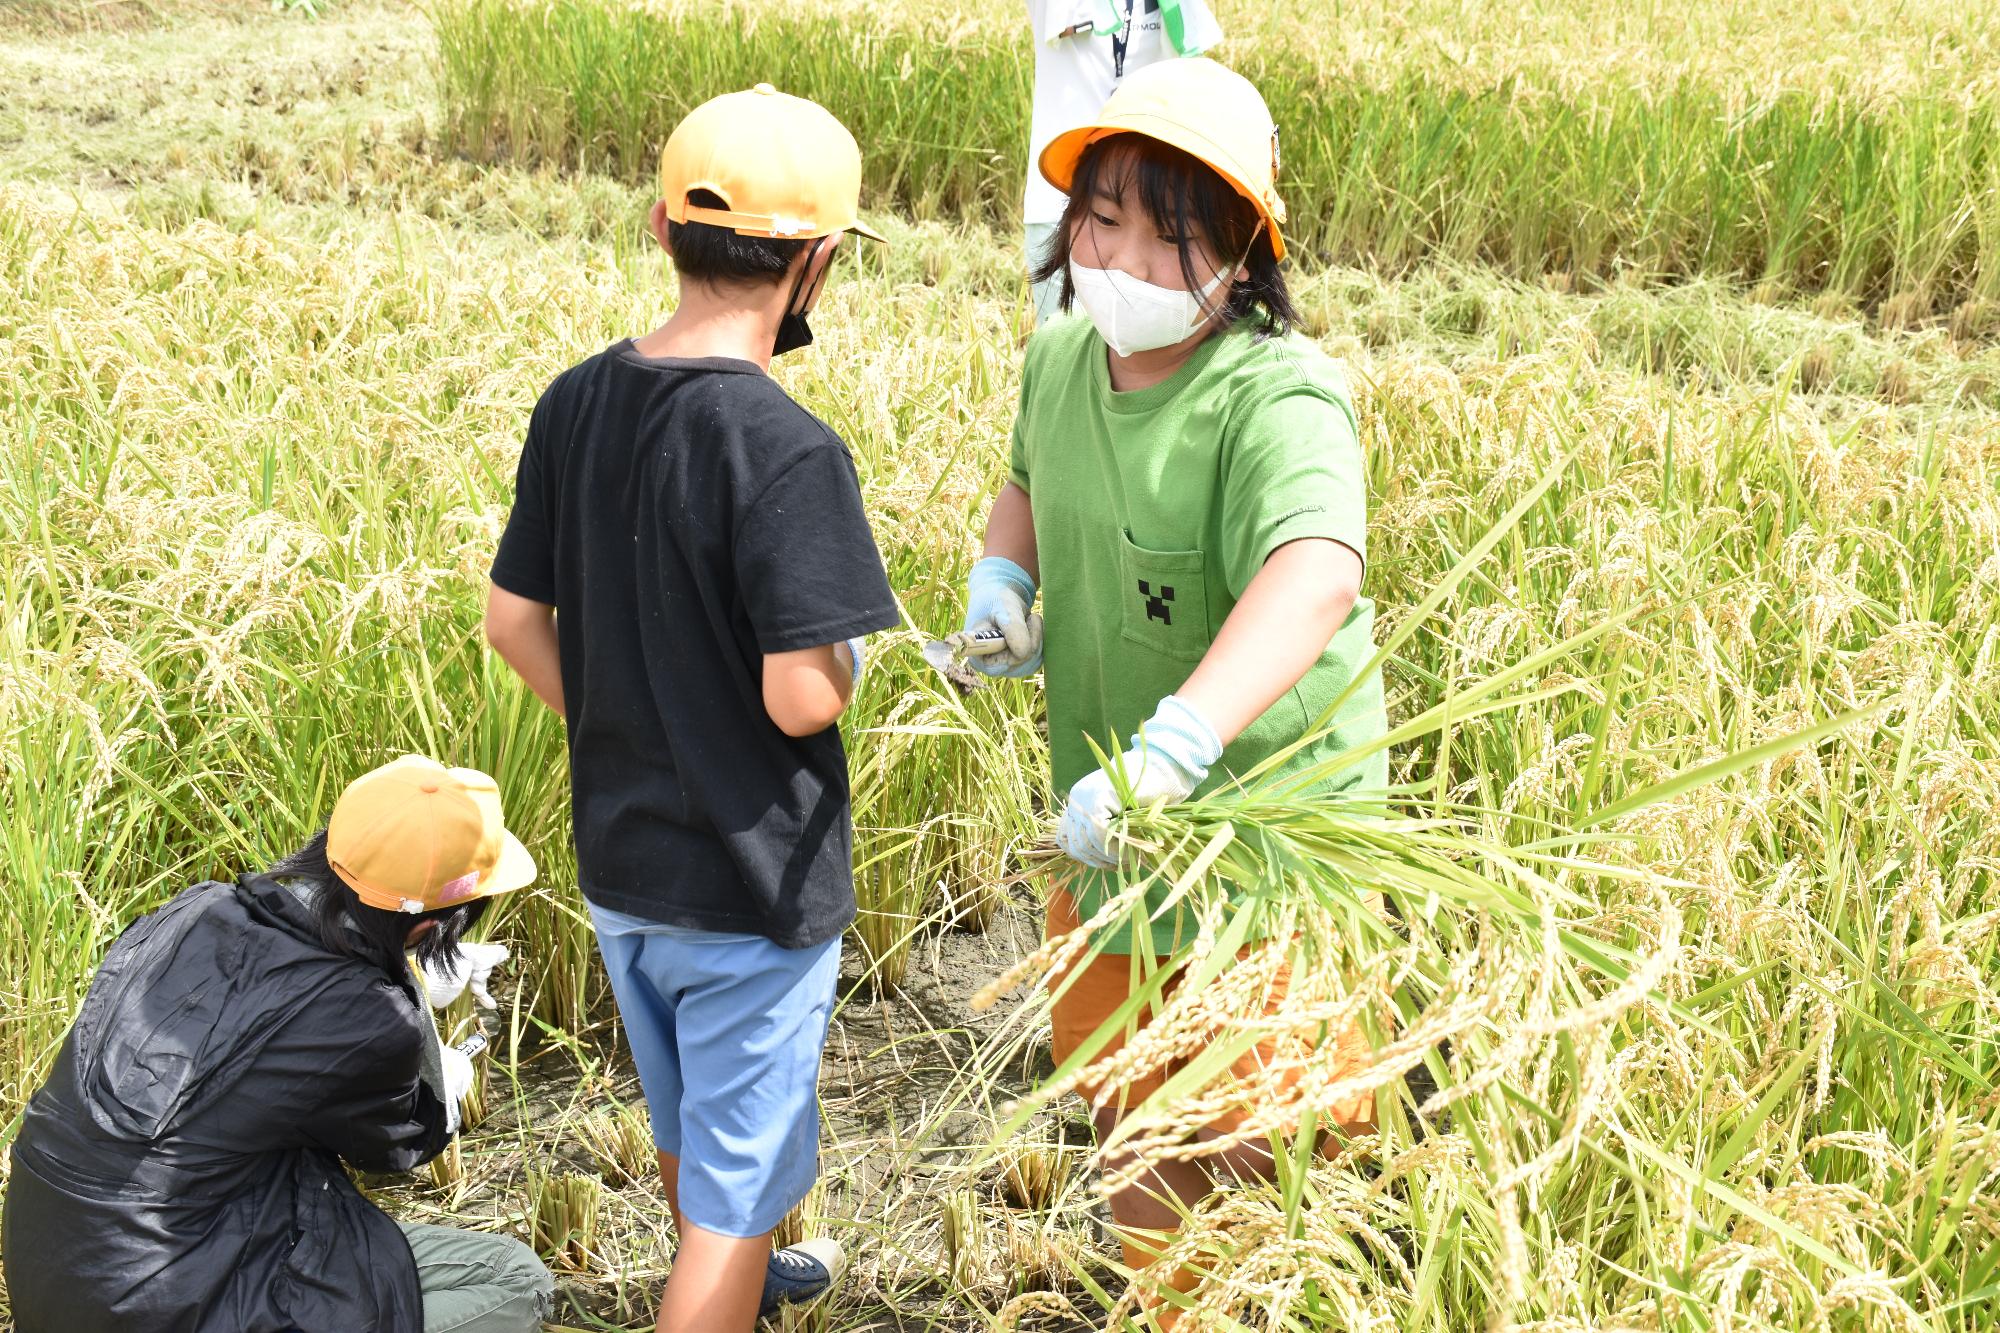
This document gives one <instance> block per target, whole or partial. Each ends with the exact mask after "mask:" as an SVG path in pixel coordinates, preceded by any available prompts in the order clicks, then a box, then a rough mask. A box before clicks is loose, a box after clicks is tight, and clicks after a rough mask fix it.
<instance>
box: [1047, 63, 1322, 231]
mask: <svg viewBox="0 0 2000 1333" xmlns="http://www.w3.org/2000/svg"><path fill="white" fill-rule="evenodd" d="M1114 134H1142V135H1145V136H1146V137H1147V138H1149V139H1157V140H1159V141H1160V142H1161V143H1163V144H1167V145H1169V146H1170V147H1174V148H1178V149H1180V150H1181V151H1182V152H1184V153H1187V154H1189V155H1190V156H1192V157H1195V158H1197V159H1199V160H1200V161H1202V162H1204V163H1206V164H1208V165H1209V166H1210V167H1212V168H1214V170H1215V172H1216V174H1217V175H1219V176H1221V177H1222V178H1223V179H1224V180H1226V181H1228V182H1229V183H1230V185H1231V186H1233V187H1234V188H1235V190H1236V192H1237V193H1238V194H1240V195H1242V196H1243V197H1244V198H1245V199H1248V200H1249V201H1250V202H1251V204H1253V205H1254V206H1255V207H1256V209H1257V211H1258V213H1260V214H1261V215H1262V216H1263V218H1264V225H1265V226H1266V227H1268V228H1269V229H1270V232H1271V249H1272V251H1273V252H1274V253H1275V255H1276V256H1277V258H1279V259H1283V258H1284V257H1285V236H1284V231H1283V228H1282V224H1283V223H1284V221H1285V201H1284V200H1283V199H1282V198H1280V197H1279V195H1278V126H1277V124H1276V122H1274V121H1273V120H1272V119H1271V109H1270V108H1269V107H1267V106H1265V105H1264V98H1263V96H1262V95H1261V94H1260V93H1258V91H1257V89H1256V86H1255V85H1253V84H1252V83H1251V82H1250V80H1248V79H1246V78H1244V77H1243V76H1242V75H1241V74H1238V73H1236V71H1234V70H1232V69H1229V68H1228V67H1226V66H1224V65H1219V64H1217V63H1216V62H1215V61H1213V60H1209V59H1206V58H1204V57H1199V56H1196V57H1190V58H1188V59H1185V60H1162V61H1159V62H1157V63H1155V64H1151V65H1145V66H1142V67H1140V68H1139V69H1136V70H1134V71H1133V72H1132V73H1130V74H1128V75H1126V76H1125V81H1124V82H1123V83H1121V84H1119V85H1118V91H1116V92H1114V93H1112V94H1111V100H1110V101H1108V102H1106V103H1105V104H1104V109H1103V110H1102V111H1100V112H1098V113H1097V116H1096V117H1095V118H1094V119H1093V120H1092V121H1091V122H1090V123H1089V124H1087V125H1079V126H1078V127H1077V128H1075V129H1073V130H1070V131H1068V132H1067V133H1064V134H1059V135H1057V136H1056V137H1055V138H1054V139H1052V140H1051V141H1050V142H1049V146H1048V147H1047V148H1044V149H1043V150H1042V156H1041V163H1040V166H1041V172H1042V175H1043V177H1044V178H1045V179H1047V181H1048V182H1049V184H1051V185H1053V186H1055V187H1056V188H1057V189H1058V190H1061V191H1063V193H1065V194H1067V193H1068V192H1069V187H1070V182H1072V181H1074V180H1075V179H1076V164H1077V161H1078V159H1080V158H1081V157H1082V156H1083V150H1084V149H1086V148H1088V147H1090V145H1092V144H1094V143H1096V142H1097V141H1098V140H1099V139H1108V138H1110V137H1111V136H1112V135H1114Z"/></svg>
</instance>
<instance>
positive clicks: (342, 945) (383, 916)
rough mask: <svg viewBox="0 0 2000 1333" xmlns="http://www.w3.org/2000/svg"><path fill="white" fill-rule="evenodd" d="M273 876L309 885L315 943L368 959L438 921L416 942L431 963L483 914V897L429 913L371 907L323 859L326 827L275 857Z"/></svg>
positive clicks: (386, 957)
mask: <svg viewBox="0 0 2000 1333" xmlns="http://www.w3.org/2000/svg"><path fill="white" fill-rule="evenodd" d="M267 873H269V874H270V876H271V877H272V878H273V879H302V880H307V881H309V882H311V884H312V886H313V920H314V923H315V924H316V925H317V926H318V927H319V938H320V943H322V944H324V945H325V946H326V947H327V948H328V949H330V950H331V951H333V952H334V953H337V954H345V955H346V956H348V957H350V958H368V959H371V960H373V961H375V962H380V963H388V964H392V965H393V964H394V963H395V961H396V960H397V959H399V958H401V957H402V956H403V953H404V951H405V950H406V949H409V948H410V946H409V943H408V941H409V938H410V932H411V931H412V930H415V929H416V928H417V923H418V922H421V921H435V922H437V925H436V926H435V927H433V928H432V929H430V930H428V931H426V932H424V937H423V938H422V939H420V940H418V941H417V943H416V946H415V953H416V955H417V961H418V962H419V963H421V964H423V965H424V967H425V968H427V969H428V968H430V967H432V966H433V965H435V964H436V963H438V962H439V961H441V960H442V959H443V958H445V957H446V956H447V955H449V954H451V953H454V952H456V951H457V949H458V945H459V941H460V940H463V939H464V938H465V935H466V932H467V931H469V930H471V929H472V928H473V927H474V926H475V925H477V924H478V923H479V919H480V918H481V917H483V916H485V915H486V903H487V900H486V899H484V898H474V899H473V900H472V901H471V902H469V903H455V904H453V905H452V906H450V907H439V908H435V909H433V910H431V911H428V912H389V911H384V910H383V909H382V908H380V907H370V906H369V905H368V904H367V903H364V902H362V901H361V899H359V898H357V897H356V896H355V894H354V890H352V889H350V888H348V887H347V884H346V882H345V881H344V880H342V879H341V878H340V876H338V875H336V874H335V873H334V871H333V863H332V862H330V861H328V860H327V859H326V830H325V829H321V830H320V831H319V832H317V833H315V834H313V835H312V837H310V838H308V839H307V840H306V845H305V846H303V847H301V848H299V849H298V850H297V851H295V852H293V853H292V854H291V855H290V856H287V857H285V858H283V859H282V860H280V861H279V862H278V863H277V864H276V865H274V866H272V867H271V869H270V870H269V872H267Z"/></svg>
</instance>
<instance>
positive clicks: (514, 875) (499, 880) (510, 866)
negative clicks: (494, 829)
mask: <svg viewBox="0 0 2000 1333" xmlns="http://www.w3.org/2000/svg"><path fill="white" fill-rule="evenodd" d="M535 873H536V872H535V858H534V857H532V856H530V855H529V854H528V849H527V848H526V847H523V846H522V845H521V840H520V839H519V838H517V837H515V836H514V835H513V834H511V833H505V832H503V833H502V834H501V835H500V859H499V860H497V861H495V862H494V863H493V868H492V869H491V870H489V871H487V872H486V875H485V877H484V878H483V879H481V880H480V882H479V896H480V897H482V898H492V897H494V896H496V895H498V894H502V893H512V892H514V891H515V890H516V889H525V888H527V887H528V886H529V885H530V884H533V883H534V882H535Z"/></svg>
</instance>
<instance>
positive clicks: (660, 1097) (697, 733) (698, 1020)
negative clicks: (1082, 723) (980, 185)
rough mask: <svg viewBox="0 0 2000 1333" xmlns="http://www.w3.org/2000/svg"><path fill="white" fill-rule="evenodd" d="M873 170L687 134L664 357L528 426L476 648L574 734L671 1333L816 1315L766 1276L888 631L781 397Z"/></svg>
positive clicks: (837, 455) (845, 483)
mask: <svg viewBox="0 0 2000 1333" xmlns="http://www.w3.org/2000/svg"><path fill="white" fill-rule="evenodd" d="M860 179H861V155H860V151H859V150H858V148H857V147H856V146H855V142H854V139H853V136H852V135H850V134H849V133H848V132H847V131H846V130H845V129H844V128H842V126H841V125H840V123H839V122H838V121H836V120H835V119H834V118H833V117H832V116H831V115H829V114H828V113H827V112H826V111H824V110H822V109H821V108H820V107H818V106H815V105H814V104H812V103H811V102H807V101H803V100H801V99H799V98H795V97H787V96H785V95H783V94H781V93H778V92H776V91H774V90H773V89H772V88H770V87H769V86H768V85H763V84H760V85H758V87H757V88H755V89H754V90H752V91H749V92H743V93H732V94H730V95H728V96H725V97H718V98H716V99H715V100H713V101H711V102H708V103H706V104H704V105H703V106H701V107H698V108H696V109H695V110H694V111H693V112H692V113H690V114H689V116H688V117H687V119H686V120H684V121H682V122H681V124H680V126H679V128H677V129H676V130H675V131H674V133H673V136H672V137H671V138H670V139H669V140H668V142H667V146H666V149H665V150H664V151H663V152H662V153H661V156H660V184H661V194H662V198H661V200H660V202H659V203H657V204H655V205H654V206H653V212H652V219H651V221H652V229H653V234H654V236H655V237H657V238H658V239H659V242H660V244H661V245H662V247H664V248H665V250H666V251H667V253H668V255H670V256H671V257H672V259H673V263H674V267H675V269H676V270H677V271H678V273H679V274H680V279H681V295H680V304H679V305H678V306H677V307H676V309H675V311H674V314H673V316H672V318H670V319H668V320H667V322H666V323H665V324H663V325H661V326H660V327H659V328H657V329H655V330H654V331H653V332H651V333H649V334H647V335H645V336H644V337H642V338H638V339H628V340H626V341H623V342H620V343H617V344H615V345H614V346H612V347H610V348H607V349H606V350H605V351H603V352H600V353H599V354H598V355H596V356H594V357H592V358H590V359H589V360H587V361H585V362H583V363H582V364H581V365H578V366H575V367H572V368H571V369H570V370H567V371H565V372H564V373H563V374H562V375H560V376H558V377H557V378H556V381H555V382H554V383H553V384H552V385H550V386H549V388H548V391H547V392H546V393H544V394H543V395H542V398H541V401H540V402H539V403H537V404H536V405H535V411H534V415H533V417H532V419H531V420H530V421H529V424H528V439H527V444H526V446H525V447H524V448H523V450H522V453H521V464H520V471H519V474H518V476H517V479H516V484H515V495H514V509H513V512H512V514H511V515H510V516H509V518H508V521H507V528H506V531H505V533H504V534H503V535H502V537H501V539H500V549H499V553H498V555H497V556H496V558H495V559H494V562H493V588H492V594H491V598H490V600H489V602H488V604H487V611H486V633H487V637H488V638H489V639H490V640H491V641H492V644H493V647H494V648H495V649H496V650H497V651H498V652H499V654H500V655H501V656H502V657H503V658H505V659H506V661H507V663H508V664H509V665H510V666H512V667H513V668H514V669H515V670H516V671H517V672H519V673H520V674H521V676H522V678H523V679H524V680H526V681H527V682H528V684H529V685H530V686H531V687H532V688H533V689H534V691H535V692H536V693H537V694H538V695H540V696H541V697H542V699H543V700H544V701H545V702H546V703H547V704H548V705H549V706H550V707H551V708H553V709H555V710H556V711H557V712H558V713H561V714H563V715H564V717H565V719H566V721H567V723H568V730H569V749H570V786H571V797H572V805H573V812H572V813H573V816H574V819H575V825H576V854H577V870H578V877H579V880H580V882H581V885H582V888H583V894H584V897H585V899H587V900H588V902H589V905H590V911H591V917H592V919H593V921H594V922H595V924H596V927H597V935H598V945H599V948H600V949H601V951H602V952H603V955H604V962H605V966H606V968H607V970H608V971H609V972H610V975H611V985H612V989H613V992H614V994H615V995H616V996H617V1000H618V1009H619V1014H620V1017H621V1018H622V1019H623V1021H624V1025H625V1031H626V1036H627V1039H628V1040H629V1041H630V1043H631V1046H632V1055H633V1061H634V1063H635V1064H636V1065H637V1066H638V1069H639V1078H640V1082H641V1084H642V1086H643V1087H644V1088H645V1091H646V1102H647V1105H648V1107H649V1109H650V1110H651V1112H652V1120H653V1137H654V1141H655V1143H656V1144H657V1145H658V1147H659V1151H660V1171H661V1175H662V1177H663V1178H664V1180H665V1182H666V1192H667V1199H668V1202H669V1204H670V1205H671V1206H672V1208H673V1213H674V1224H675V1230H676V1233H677V1235H678V1237H679V1242H680V1248H679V1250H678V1252H677V1255H676V1257H675V1261H674V1267H673V1272H672V1275H671V1276H670V1277H669V1279H668V1281H667V1286H666V1292H665V1295H664V1297H663V1298H662V1302H661V1308H660V1323H659V1327H660V1328H661V1329H662V1330H665V1331H667V1333H740V1331H741V1330H747V1329H749V1328H750V1327H751V1325H752V1323H753V1322H754V1320H755V1317H756V1316H757V1315H758V1314H759V1313H760V1312H763V1313H768V1312H769V1311H770V1310H771V1309H773V1308H775V1307H776V1306H777V1305H778V1304H779V1303H781V1302H785V1301H799V1300H804V1299H810V1298H811V1297H814V1296H817V1295H819V1294H820V1293H822V1292H824V1291H825V1290H826V1289H827V1287H828V1286H829V1285H831V1283H832V1281H833V1278H834V1276H835V1273H836V1271H837V1269H838V1267H839V1258H840V1254H839V1246H838V1245H836V1244H834V1243H833V1242H831V1241H825V1240H817V1241H808V1242H806V1243H804V1244H802V1245H798V1246H794V1247H792V1248H790V1249H788V1250H783V1251H780V1252H778V1253H776V1254H773V1253H771V1250H770V1241H769V1236H770V1232H771V1230H772V1229H773V1228H774V1227H775V1226H776V1225H777V1223H778V1222H779V1221H780V1220H781V1219H782V1218H783V1217H784V1215H785V1214H786V1213H787V1212H788V1211H790V1210H791V1208H792V1207H793V1206H794V1205H796V1204H797V1203H798V1202H799V1200H800V1199H801V1198H803V1197H804V1195H805V1193H806V1191H807V1190H808V1189H809V1188H810V1187H811V1185H812V1182H813V1180H814V1178H815V1176H816V1175H817V1173H818V1146H819V1137H818V1136H819V1112H818V1102H817V1089H818V1077H819V1060H820V1050H821V1047H822V1046H823V1044H824V1042H825V1039H826V1028H827V1022H828V1019H829V1016H830V1014H831V1012H832V1006H833V992H834V983H835V980H836V977H837V974H838V971H839V963H840V936H841V932H842V931H843V930H844V929H845V928H846V926H847V924H848V923H849V922H850V921H851V920H853V918H854V885H853V875H852V866H851V859H850V853H851V846H850V835H849V829H848V791H847V760H846V756H845V754H844V753H843V751H842V749H841V744H840V735H839V732H838V730H837V729H836V728H835V727H834V723H835V722H836V721H837V720H838V719H839V717H840V713H841V710H842V709H843V708H844V707H845V706H846V704H847V700H848V698H849V697H850V695H851V694H852V691H853V687H854V683H855V681H857V680H858V679H859V678H860V674H861V665H862V647H861V644H862V640H861V636H863V635H866V634H868V633H870V632H872V631H875V630H882V629H888V628H890V627H891V626H893V625H895V624H896V623H897V619H898V615H897V607H896V601H895V598H894V596H893V595H892V594H891V593H890V591H889V585H888V581H887V579H886V578H885V577H884V575H883V570H882V560H881V556H880V555H879V554H878V553H877V551H876V549H875V543H874V539H873V537H872V536H871V535H870V533H869V529H868V520H867V517H866V515H865V514H864V513H863V512H862V507H861V491H860V487H859V485H858V483H857V482H856V479H855V473H854V465H853V462H852V460H851V459H850V458H849V457H848V453H847V448H846V446H845V445H843V444H842V443H841V441H840V438H839V437H838V436H836V435H835V434H834V433H833V432H832V431H831V430H829V429H827V427H826V426H825V425H824V424H822V423H821V422H820V421H819V420H818V419H817V418H816V417H814V416H813V415H812V414H811V413H809V412H807V411H806V410H805V409H804V408H801V407H800V406H798V405H797V404H796V403H794V402H793V401H792V400H791V399H790V398H789V397H787V396H786V395H785V393H784V391H783V390H782V389H780V388H779V387H778V386H777V384H776V383H775V382H774V381H772V380H771V379H770V377H769V376H768V375H767V374H766V373H765V372H766V369H767V368H768V366H769V365H770V360H771V357H772V356H774V355H776V354H779V353H782V352H785V351H789V350H791V349H792V348H795V347H800V346H804V345H805V344H806V343H808V342H810V341H811V338H812V335H811V333H810V331H809V330H808V329H807V327H806V314H807V312H809V311H810V310H811V309H812V306H813V303H814V301H815V299H816V298H817V297H818V295H819V290H820V287H821V286H822V284H823V283H824V282H825V279H826V272H827V267H828V265H829V263H830V261H831V260H832V258H833V252H834V250H835V249H836V248H837V247H838V246H839V244H840V239H841V236H842V234H843V233H845V232H848V231H855V232H860V233H861V234H862V235H865V236H869V237H872V238H874V239H876V240H879V239H881V238H880V237H877V236H875V234H874V233H873V232H871V231H869V230H868V229H867V228H865V227H863V226H862V225H861V223H860V222H859V221H858V220H857V219H856V217H855V210H856V204H857V201H858V198H859V193H860Z"/></svg>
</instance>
